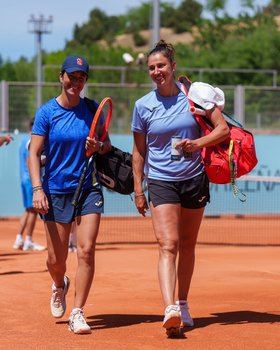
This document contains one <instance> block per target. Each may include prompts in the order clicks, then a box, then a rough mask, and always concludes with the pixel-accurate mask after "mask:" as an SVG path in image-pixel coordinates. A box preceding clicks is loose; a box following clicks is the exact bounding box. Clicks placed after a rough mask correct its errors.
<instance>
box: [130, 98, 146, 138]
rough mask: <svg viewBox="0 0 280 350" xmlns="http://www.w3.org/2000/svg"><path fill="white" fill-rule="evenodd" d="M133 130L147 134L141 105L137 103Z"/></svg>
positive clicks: (133, 118) (134, 111) (132, 125)
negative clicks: (140, 109)
mask: <svg viewBox="0 0 280 350" xmlns="http://www.w3.org/2000/svg"><path fill="white" fill-rule="evenodd" d="M131 131H133V132H139V133H141V134H146V123H145V122H144V120H143V117H141V113H140V111H139V106H138V105H137V104H135V106H134V109H133V115H132V123H131Z"/></svg>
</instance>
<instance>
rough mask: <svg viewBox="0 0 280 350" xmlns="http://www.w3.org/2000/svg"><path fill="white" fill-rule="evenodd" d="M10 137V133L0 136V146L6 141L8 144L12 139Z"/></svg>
mask: <svg viewBox="0 0 280 350" xmlns="http://www.w3.org/2000/svg"><path fill="white" fill-rule="evenodd" d="M12 139H13V138H12V137H11V136H10V135H5V136H0V147H1V146H2V145H3V144H4V143H6V145H8V144H9V143H10V142H11V141H12Z"/></svg>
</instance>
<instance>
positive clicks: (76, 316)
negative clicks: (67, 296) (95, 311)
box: [68, 308, 91, 334]
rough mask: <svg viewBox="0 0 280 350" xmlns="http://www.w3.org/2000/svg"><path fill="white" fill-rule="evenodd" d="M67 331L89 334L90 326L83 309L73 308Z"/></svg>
mask: <svg viewBox="0 0 280 350" xmlns="http://www.w3.org/2000/svg"><path fill="white" fill-rule="evenodd" d="M68 329H69V331H71V332H73V333H75V334H89V333H91V328H90V326H89V325H88V324H87V322H86V319H85V315H84V311H83V309H79V308H76V309H73V310H72V312H71V315H70V317H69V327H68Z"/></svg>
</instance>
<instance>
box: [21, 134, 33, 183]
mask: <svg viewBox="0 0 280 350" xmlns="http://www.w3.org/2000/svg"><path fill="white" fill-rule="evenodd" d="M29 143H30V135H25V136H24V137H23V139H22V141H21V144H20V147H19V173H20V180H21V182H26V181H31V180H30V175H29V170H28V165H27V158H28V156H29V150H28V146H29Z"/></svg>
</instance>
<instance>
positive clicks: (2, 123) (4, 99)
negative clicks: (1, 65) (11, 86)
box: [0, 80, 9, 131]
mask: <svg viewBox="0 0 280 350" xmlns="http://www.w3.org/2000/svg"><path fill="white" fill-rule="evenodd" d="M8 101H9V99H8V84H7V82H6V81H5V80H2V81H1V119H0V127H1V131H8V130H9V104H8Z"/></svg>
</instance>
